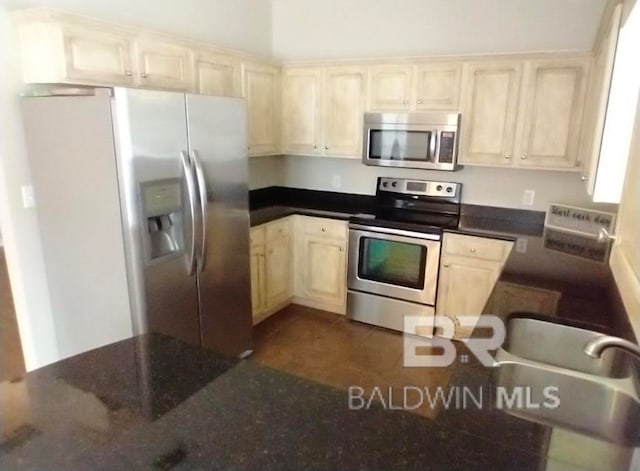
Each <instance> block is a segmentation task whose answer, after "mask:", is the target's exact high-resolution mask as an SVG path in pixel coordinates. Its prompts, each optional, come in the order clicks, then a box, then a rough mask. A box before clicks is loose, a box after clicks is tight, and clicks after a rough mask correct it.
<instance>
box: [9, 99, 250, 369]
mask: <svg viewBox="0 0 640 471" xmlns="http://www.w3.org/2000/svg"><path fill="white" fill-rule="evenodd" d="M37 94H39V95H46V96H26V97H24V98H23V99H22V111H23V119H24V124H25V134H26V142H27V150H28V154H29V163H30V167H31V173H32V183H33V187H34V193H35V199H36V212H37V216H38V223H39V225H40V231H41V238H42V248H43V255H44V259H45V266H46V270H47V274H46V275H47V280H48V283H49V291H50V294H51V304H52V306H53V313H54V322H55V324H56V330H57V334H58V340H59V345H60V356H61V357H65V356H69V355H72V354H76V353H80V352H81V351H85V350H88V349H90V348H95V347H98V346H101V345H104V344H107V343H110V342H113V341H117V340H121V339H123V338H126V337H129V336H131V335H136V334H141V333H146V332H158V333H162V334H166V335H169V336H173V337H176V338H179V339H182V340H184V341H187V342H189V343H193V344H199V345H202V346H204V347H207V348H211V349H213V350H216V351H219V352H221V353H223V354H226V355H233V356H240V355H243V354H246V353H247V352H249V351H250V349H251V347H252V346H251V329H252V321H251V293H250V289H251V288H250V274H249V212H248V162H247V142H246V139H247V125H246V111H245V105H244V101H243V100H241V99H237V98H225V97H212V96H204V95H192V94H188V93H187V94H185V93H176V92H166V91H150V90H138V89H125V88H109V89H104V88H78V89H68V88H63V89H57V90H54V89H51V88H49V89H47V91H46V92H45V93H42V92H41V91H39V92H38V93H37ZM32 95H33V94H32Z"/></svg>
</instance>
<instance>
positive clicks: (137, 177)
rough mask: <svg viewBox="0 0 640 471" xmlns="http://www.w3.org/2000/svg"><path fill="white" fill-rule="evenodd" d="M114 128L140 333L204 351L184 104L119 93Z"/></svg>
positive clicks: (156, 94) (147, 93)
mask: <svg viewBox="0 0 640 471" xmlns="http://www.w3.org/2000/svg"><path fill="white" fill-rule="evenodd" d="M114 121H115V123H116V144H117V149H118V167H119V178H120V189H121V190H120V193H121V205H122V207H123V219H124V221H125V223H124V225H125V241H126V250H127V262H128V274H129V282H130V292H131V294H132V300H133V304H134V307H135V309H134V313H135V315H134V327H135V332H136V333H141V332H146V331H151V332H158V333H162V334H166V335H169V336H172V337H176V338H179V339H181V340H184V341H187V342H190V343H193V344H200V322H199V316H198V290H197V282H196V276H195V273H194V274H193V275H192V276H190V275H189V273H188V272H189V267H188V265H189V262H190V260H191V252H192V251H191V249H192V246H193V244H192V242H191V241H192V239H196V240H197V237H193V236H194V234H193V232H192V231H193V227H194V224H196V222H195V221H193V220H192V217H191V214H192V212H193V214H196V212H195V208H197V204H196V201H195V198H196V197H197V194H196V193H195V179H194V178H193V175H192V173H191V165H190V164H189V162H187V164H188V165H184V162H183V161H182V159H181V153H184V155H185V156H187V155H188V154H187V153H188V140H187V125H186V112H185V96H184V94H182V93H174V92H164V91H151V90H135V89H124V88H116V89H114ZM190 189H191V190H190ZM191 208H193V209H191Z"/></svg>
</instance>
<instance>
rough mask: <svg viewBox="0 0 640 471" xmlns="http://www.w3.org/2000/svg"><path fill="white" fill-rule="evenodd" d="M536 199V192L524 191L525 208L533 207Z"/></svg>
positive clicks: (523, 202) (523, 201)
mask: <svg viewBox="0 0 640 471" xmlns="http://www.w3.org/2000/svg"><path fill="white" fill-rule="evenodd" d="M535 197H536V192H535V191H534V190H524V193H523V194H522V204H523V205H524V206H533V200H534V199H535Z"/></svg>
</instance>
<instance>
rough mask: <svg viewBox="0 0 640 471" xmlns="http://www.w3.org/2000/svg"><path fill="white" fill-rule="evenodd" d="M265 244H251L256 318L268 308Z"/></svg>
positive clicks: (253, 299)
mask: <svg viewBox="0 0 640 471" xmlns="http://www.w3.org/2000/svg"><path fill="white" fill-rule="evenodd" d="M264 255H265V253H264V245H252V246H251V307H252V313H253V317H254V318H256V317H258V316H259V315H260V314H262V312H264V310H265V309H266V293H265V290H266V286H265V257H264Z"/></svg>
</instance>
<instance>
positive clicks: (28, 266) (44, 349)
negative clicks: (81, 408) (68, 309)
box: [0, 6, 58, 369]
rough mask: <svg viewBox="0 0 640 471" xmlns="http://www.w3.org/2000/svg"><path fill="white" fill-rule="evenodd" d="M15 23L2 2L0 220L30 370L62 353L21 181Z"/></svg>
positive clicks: (24, 173)
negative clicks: (12, 36)
mask: <svg viewBox="0 0 640 471" xmlns="http://www.w3.org/2000/svg"><path fill="white" fill-rule="evenodd" d="M11 44H12V40H11V24H10V22H9V18H8V17H7V14H6V12H5V10H4V9H3V7H2V6H0V70H2V71H3V74H2V80H0V223H1V225H2V237H3V242H4V246H5V255H6V259H7V265H8V268H9V276H10V279H11V288H12V291H13V302H14V305H15V309H16V314H17V320H18V328H19V330H20V337H21V340H22V351H23V354H24V360H25V365H26V367H27V369H33V368H37V367H38V366H41V365H45V364H47V363H50V362H52V361H55V360H57V358H58V344H57V339H56V335H55V322H54V318H53V315H52V312H51V306H50V300H49V291H48V287H47V283H46V279H45V276H44V271H45V268H44V260H43V257H42V250H41V247H40V238H39V229H38V221H37V218H36V214H35V211H34V210H33V209H24V208H23V207H22V200H21V196H20V186H21V185H24V184H28V183H29V182H30V180H31V177H30V172H29V165H28V163H27V158H26V151H25V144H24V137H23V133H22V125H21V119H20V110H19V104H18V90H19V88H20V85H21V84H20V82H19V81H18V80H17V78H16V77H15V74H13V75H12V74H11V73H10V72H12V71H13V72H15V71H16V70H18V67H17V65H16V64H17V57H15V54H13V53H14V52H15V50H16V49H15V48H13V47H11Z"/></svg>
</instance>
